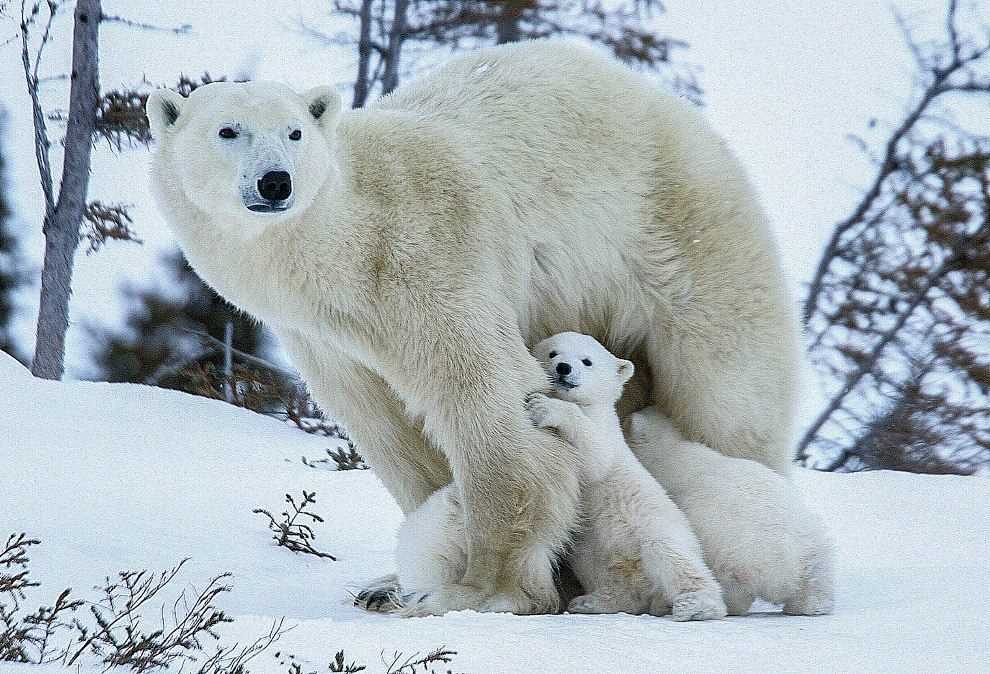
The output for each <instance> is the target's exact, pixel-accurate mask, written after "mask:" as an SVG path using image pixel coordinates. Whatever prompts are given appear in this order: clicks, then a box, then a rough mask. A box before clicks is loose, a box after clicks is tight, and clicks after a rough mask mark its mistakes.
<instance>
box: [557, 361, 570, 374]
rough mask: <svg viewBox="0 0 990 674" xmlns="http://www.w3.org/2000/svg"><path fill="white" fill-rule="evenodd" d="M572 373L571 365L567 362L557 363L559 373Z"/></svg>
mask: <svg viewBox="0 0 990 674" xmlns="http://www.w3.org/2000/svg"><path fill="white" fill-rule="evenodd" d="M570 373H571V366H570V365H568V364H567V363H557V374H559V375H565V374H570Z"/></svg>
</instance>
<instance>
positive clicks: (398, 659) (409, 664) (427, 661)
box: [382, 646, 457, 674]
mask: <svg viewBox="0 0 990 674" xmlns="http://www.w3.org/2000/svg"><path fill="white" fill-rule="evenodd" d="M417 655H419V654H418V653H413V654H412V655H410V656H409V657H408V658H406V659H405V660H403V659H402V653H398V652H396V653H395V654H393V656H392V660H391V661H390V662H386V661H385V659H384V658H382V662H384V663H385V665H386V666H387V669H386V670H385V674H416V672H419V671H420V669H419V668H420V667H422V668H423V669H422V671H423V672H424V673H426V672H433V671H434V670H432V669H430V665H434V664H437V663H440V662H442V663H444V664H446V663H448V662H450V661H451V660H453V656H455V655H457V651H448V650H447V648H446V647H444V646H441V647H440V648H436V649H434V650H432V651H430V652H429V653H427V654H426V655H424V656H423V657H421V658H417V657H416V656H417ZM447 671H448V673H449V672H450V670H447Z"/></svg>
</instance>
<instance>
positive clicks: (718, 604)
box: [670, 591, 726, 621]
mask: <svg viewBox="0 0 990 674" xmlns="http://www.w3.org/2000/svg"><path fill="white" fill-rule="evenodd" d="M725 613H726V611H725V602H724V601H722V597H720V596H719V595H718V594H717V593H714V592H705V591H701V592H684V593H682V594H679V595H677V596H676V597H674V605H673V607H672V608H671V616H670V617H671V618H673V619H674V620H677V621H686V620H718V619H719V618H724V617H725Z"/></svg>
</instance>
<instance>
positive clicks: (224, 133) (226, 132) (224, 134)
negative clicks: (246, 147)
mask: <svg viewBox="0 0 990 674" xmlns="http://www.w3.org/2000/svg"><path fill="white" fill-rule="evenodd" d="M220 137H221V138H237V132H236V131H234V130H233V129H232V128H230V127H229V126H225V127H223V128H222V129H220Z"/></svg>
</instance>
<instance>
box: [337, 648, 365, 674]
mask: <svg viewBox="0 0 990 674" xmlns="http://www.w3.org/2000/svg"><path fill="white" fill-rule="evenodd" d="M366 669H367V667H365V666H364V665H358V664H355V663H354V662H352V663H351V664H349V665H347V664H344V651H337V654H336V655H334V656H333V662H331V663H330V671H331V672H344V674H354V673H355V672H363V671H364V670H366Z"/></svg>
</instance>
